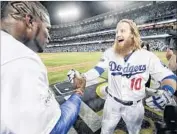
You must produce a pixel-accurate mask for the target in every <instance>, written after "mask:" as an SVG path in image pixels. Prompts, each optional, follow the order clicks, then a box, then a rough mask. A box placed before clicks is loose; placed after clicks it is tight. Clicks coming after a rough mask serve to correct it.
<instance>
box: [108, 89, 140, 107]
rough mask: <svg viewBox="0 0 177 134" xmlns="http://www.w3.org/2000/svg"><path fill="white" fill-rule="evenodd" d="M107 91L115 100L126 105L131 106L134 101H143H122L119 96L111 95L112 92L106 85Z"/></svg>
mask: <svg viewBox="0 0 177 134" xmlns="http://www.w3.org/2000/svg"><path fill="white" fill-rule="evenodd" d="M105 91H106V93H107V94H109V96H111V97H112V98H113V99H114V100H115V101H117V102H119V103H121V104H123V105H126V106H131V105H133V103H134V102H136V103H138V102H140V101H141V100H138V101H134V102H133V101H122V100H120V99H118V98H117V97H114V96H113V95H111V94H110V93H109V92H108V87H106V89H105Z"/></svg>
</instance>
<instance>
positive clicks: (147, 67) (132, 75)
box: [70, 19, 176, 134]
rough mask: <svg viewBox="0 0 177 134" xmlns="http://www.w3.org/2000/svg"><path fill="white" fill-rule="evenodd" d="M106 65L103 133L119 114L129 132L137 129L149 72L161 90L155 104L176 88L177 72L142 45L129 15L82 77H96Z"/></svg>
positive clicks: (110, 128)
mask: <svg viewBox="0 0 177 134" xmlns="http://www.w3.org/2000/svg"><path fill="white" fill-rule="evenodd" d="M106 69H107V70H108V90H107V93H108V96H107V98H106V101H105V105H104V109H103V120H102V128H101V133H102V134H113V132H114V129H115V127H116V126H117V124H118V122H119V121H120V119H121V117H122V118H123V120H124V121H125V123H126V126H127V129H128V132H129V134H138V133H139V132H140V129H141V124H142V121H143V118H144V106H143V104H142V99H143V98H144V97H145V83H146V82H147V81H148V78H149V75H151V77H152V78H154V79H155V80H156V81H159V82H160V83H161V89H162V90H164V92H163V94H161V95H160V96H159V95H156V96H153V97H152V101H151V102H152V103H153V104H154V106H156V107H158V108H161V109H163V108H164V104H166V102H167V101H168V98H171V96H172V95H173V93H174V91H175V90H176V76H175V75H174V74H173V73H172V72H171V71H170V70H169V69H167V68H165V67H164V66H163V65H162V64H161V62H160V60H159V58H158V57H157V56H156V55H155V54H153V53H152V52H149V51H147V50H145V49H141V43H140V34H139V32H138V28H137V26H136V24H135V23H134V22H133V21H131V20H128V19H124V20H121V21H120V22H119V23H118V24H117V28H116V37H115V41H114V45H113V47H112V48H109V49H108V50H106V51H105V52H104V54H103V56H102V58H101V59H100V61H99V63H98V64H97V65H96V66H95V67H94V68H93V69H91V70H89V71H88V72H86V73H84V74H82V75H83V79H86V81H90V80H93V79H96V78H97V77H99V76H101V74H102V73H103V72H104V71H105V70H106ZM70 80H71V78H70ZM78 87H79V85H78ZM167 96H168V97H167ZM159 100H160V101H159Z"/></svg>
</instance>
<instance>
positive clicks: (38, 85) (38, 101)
mask: <svg viewBox="0 0 177 134" xmlns="http://www.w3.org/2000/svg"><path fill="white" fill-rule="evenodd" d="M1 69H2V73H1V83H2V85H1V86H2V90H1V126H3V128H1V132H2V133H6V132H7V131H11V133H15V134H48V133H50V132H51V130H52V129H53V127H54V126H55V124H56V123H57V121H58V119H59V118H60V115H61V111H60V106H59V104H58V102H57V101H56V100H55V97H54V94H53V93H52V92H51V91H50V90H49V86H48V79H47V72H46V68H45V67H44V66H43V64H42V63H40V62H39V61H38V60H36V59H32V58H26V57H24V58H21V59H17V60H14V61H11V62H9V63H6V64H4V65H2V66H1Z"/></svg>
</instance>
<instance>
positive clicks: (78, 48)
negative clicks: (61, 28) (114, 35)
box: [45, 43, 112, 53]
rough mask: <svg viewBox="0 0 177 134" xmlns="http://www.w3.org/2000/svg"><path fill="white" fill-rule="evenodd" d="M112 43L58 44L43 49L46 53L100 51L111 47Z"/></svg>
mask: <svg viewBox="0 0 177 134" xmlns="http://www.w3.org/2000/svg"><path fill="white" fill-rule="evenodd" d="M111 46H112V43H94V44H87V45H72V46H60V47H48V48H46V49H45V52H46V53H56V52H96V51H98V52H101V51H104V50H106V49H107V48H109V47H111Z"/></svg>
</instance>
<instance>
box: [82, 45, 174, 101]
mask: <svg viewBox="0 0 177 134" xmlns="http://www.w3.org/2000/svg"><path fill="white" fill-rule="evenodd" d="M105 69H107V70H108V88H109V89H108V92H109V93H110V94H112V95H113V96H114V97H117V98H119V99H121V100H125V101H138V100H140V99H143V98H144V97H145V83H146V82H147V81H148V78H149V74H150V75H151V76H152V77H153V78H154V79H155V80H156V81H161V80H162V79H163V78H165V77H166V76H169V75H172V74H173V73H172V72H171V71H170V70H169V69H167V68H165V67H164V66H163V65H162V64H161V62H160V60H159V58H158V57H157V56H156V55H155V54H153V53H152V52H149V51H147V50H145V49H140V50H136V51H134V52H132V53H131V54H130V55H129V56H127V57H126V58H123V57H120V56H118V55H116V54H115V52H114V50H113V48H109V49H108V50H106V51H105V52H104V54H103V56H102V58H101V60H100V61H99V63H98V64H97V65H96V67H95V68H94V69H91V70H89V71H88V72H86V73H84V76H85V77H86V80H87V81H89V80H92V79H95V78H97V77H99V76H100V75H101V73H102V72H103V71H104V70H105Z"/></svg>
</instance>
